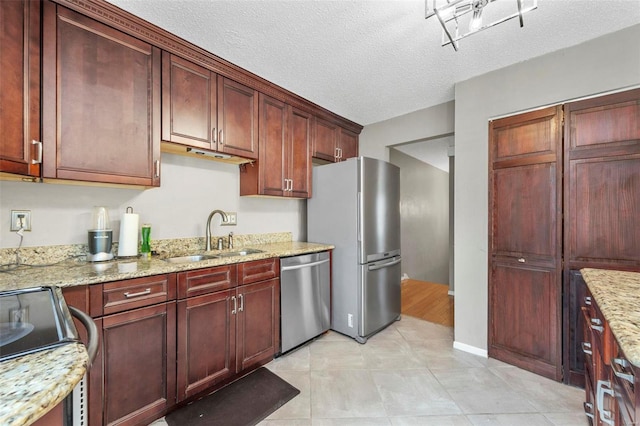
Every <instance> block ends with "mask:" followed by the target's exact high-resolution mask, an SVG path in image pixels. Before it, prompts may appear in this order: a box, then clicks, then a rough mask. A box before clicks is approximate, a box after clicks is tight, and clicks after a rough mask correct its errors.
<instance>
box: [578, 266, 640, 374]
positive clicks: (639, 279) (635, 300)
mask: <svg viewBox="0 0 640 426" xmlns="http://www.w3.org/2000/svg"><path fill="white" fill-rule="evenodd" d="M580 272H581V273H582V277H583V278H584V280H585V282H586V283H587V287H588V288H589V291H591V294H592V295H593V297H594V299H595V300H596V303H597V304H598V307H599V308H600V310H601V311H602V315H604V317H605V319H606V320H607V322H608V323H609V326H610V328H611V331H612V333H613V335H614V337H615V338H616V340H617V341H618V344H619V345H620V348H621V349H622V352H624V354H625V356H626V357H627V359H628V360H629V362H631V363H632V364H633V365H634V366H636V367H638V368H640V273H638V272H623V271H611V270H605V269H591V268H585V269H581V270H580Z"/></svg>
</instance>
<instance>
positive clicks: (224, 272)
mask: <svg viewBox="0 0 640 426" xmlns="http://www.w3.org/2000/svg"><path fill="white" fill-rule="evenodd" d="M236 270H237V268H236V265H224V266H216V267H214V268H205V269H196V270H194V271H188V272H179V273H178V299H184V298H186V297H192V296H199V295H201V294H207V293H213V292H215V291H220V290H225V289H229V288H233V287H235V286H236V285H237V279H236Z"/></svg>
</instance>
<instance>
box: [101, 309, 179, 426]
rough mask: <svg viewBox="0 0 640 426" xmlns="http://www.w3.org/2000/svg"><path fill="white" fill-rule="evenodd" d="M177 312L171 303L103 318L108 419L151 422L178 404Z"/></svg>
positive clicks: (105, 409)
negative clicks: (176, 367) (176, 390)
mask: <svg viewBox="0 0 640 426" xmlns="http://www.w3.org/2000/svg"><path fill="white" fill-rule="evenodd" d="M175 315H176V305H175V302H170V303H162V304H159V305H154V306H150V307H146V308H141V309H136V310H132V311H127V312H123V313H119V314H114V315H109V316H105V317H104V318H103V319H102V330H103V331H102V333H103V337H102V344H103V346H102V352H103V363H104V367H103V369H104V384H103V386H104V409H103V413H104V420H103V421H104V424H110V425H111V424H122V425H135V424H144V423H145V422H147V423H148V422H150V421H152V420H154V419H155V418H157V417H159V416H161V415H162V414H163V413H164V412H166V410H167V409H168V408H169V407H170V406H172V405H173V404H175V389H176V382H175V380H176V375H175V374H176V370H175V353H176V340H175V339H176V329H175V320H176V318H175ZM133 342H135V344H133ZM133 378H135V379H133Z"/></svg>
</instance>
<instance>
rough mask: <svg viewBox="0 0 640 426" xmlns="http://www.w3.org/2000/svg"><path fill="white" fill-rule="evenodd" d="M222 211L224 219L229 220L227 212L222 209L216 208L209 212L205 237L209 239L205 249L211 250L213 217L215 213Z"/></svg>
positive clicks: (221, 214)
mask: <svg viewBox="0 0 640 426" xmlns="http://www.w3.org/2000/svg"><path fill="white" fill-rule="evenodd" d="M216 213H220V216H221V217H222V220H223V221H226V220H227V214H226V213H225V212H223V211H222V210H214V211H212V212H211V213H209V217H208V218H207V229H206V231H205V239H206V240H207V245H206V247H205V251H211V218H212V217H213V215H214V214H216Z"/></svg>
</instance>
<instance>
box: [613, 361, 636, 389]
mask: <svg viewBox="0 0 640 426" xmlns="http://www.w3.org/2000/svg"><path fill="white" fill-rule="evenodd" d="M627 367H629V361H627V360H626V359H622V358H614V359H613V362H612V363H611V368H613V374H615V375H616V377H620V378H621V379H624V380H626V381H628V382H630V383H635V377H634V376H633V374H628V373H625V372H624V371H622V368H627Z"/></svg>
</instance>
